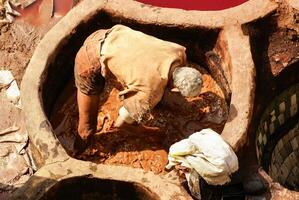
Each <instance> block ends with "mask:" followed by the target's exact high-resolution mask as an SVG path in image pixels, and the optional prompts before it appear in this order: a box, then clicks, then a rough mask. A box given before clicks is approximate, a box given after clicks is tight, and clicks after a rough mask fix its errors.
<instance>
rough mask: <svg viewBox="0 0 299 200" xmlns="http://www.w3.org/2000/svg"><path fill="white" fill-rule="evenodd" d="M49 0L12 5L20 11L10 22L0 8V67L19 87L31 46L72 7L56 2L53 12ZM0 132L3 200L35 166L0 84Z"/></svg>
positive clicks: (20, 121) (20, 117) (18, 115)
mask: <svg viewBox="0 0 299 200" xmlns="http://www.w3.org/2000/svg"><path fill="white" fill-rule="evenodd" d="M2 2H3V1H2ZM49 2H50V3H51V2H53V1H52V0H47V2H46V1H41V0H37V2H36V3H34V4H32V6H30V7H28V8H26V9H24V10H22V9H20V8H16V10H18V11H19V12H20V13H21V14H22V15H21V16H20V17H18V18H15V19H14V22H13V23H3V22H2V21H1V20H3V17H5V16H3V14H4V13H3V12H1V10H2V9H0V21H1V23H0V70H9V71H11V73H12V74H13V76H14V78H15V80H16V82H17V85H18V87H19V88H20V84H21V80H22V77H23V75H24V73H25V70H26V67H27V65H28V63H29V61H30V58H31V57H32V55H33V52H34V50H35V47H36V46H37V44H38V43H39V41H40V40H41V38H42V37H43V35H44V34H45V33H46V32H47V31H48V30H49V29H50V28H51V27H52V26H53V25H55V24H56V23H57V22H58V21H59V19H61V17H62V16H63V15H64V14H66V12H67V11H66V9H68V10H69V9H70V8H71V7H72V5H70V8H64V7H61V6H60V7H58V10H56V12H54V11H53V10H52V9H53V8H52V7H51V4H49ZM61 2H62V1H61ZM70 2H71V1H70ZM0 3H1V2H0ZM0 8H1V4H0ZM2 11H3V10H2ZM40 13H43V14H42V15H41V14H40ZM51 13H52V14H51ZM54 14H56V15H55V16H54ZM0 132H1V134H0V135H1V138H0V199H1V200H2V199H3V200H5V199H7V198H8V196H9V194H10V193H11V192H13V191H14V190H15V189H16V188H18V187H20V186H22V185H23V184H24V183H25V182H26V181H27V180H28V179H29V178H30V176H31V175H32V174H33V173H34V170H35V166H34V164H33V163H32V162H31V158H30V157H31V152H30V150H29V148H28V146H29V142H28V134H27V132H26V128H25V122H24V113H23V112H22V109H20V108H17V107H16V106H15V105H14V104H13V103H12V102H11V101H9V100H8V99H7V98H6V96H5V88H4V89H3V88H2V86H0ZM6 132H7V133H6ZM3 133H5V134H3Z"/></svg>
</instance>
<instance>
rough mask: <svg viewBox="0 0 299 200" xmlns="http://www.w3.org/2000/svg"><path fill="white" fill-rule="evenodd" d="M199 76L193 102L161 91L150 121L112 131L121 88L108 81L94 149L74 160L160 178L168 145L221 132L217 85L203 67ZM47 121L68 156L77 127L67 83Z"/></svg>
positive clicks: (223, 109)
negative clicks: (208, 131) (133, 169)
mask: <svg viewBox="0 0 299 200" xmlns="http://www.w3.org/2000/svg"><path fill="white" fill-rule="evenodd" d="M200 71H201V72H202V74H203V80H204V85H203V89H202V93H201V94H200V95H199V96H198V97H195V98H184V97H182V96H181V95H180V94H178V93H174V92H170V90H166V92H165V94H164V97H163V99H162V101H161V102H160V103H159V104H158V105H157V106H156V107H155V109H154V110H153V112H152V119H151V120H149V121H147V122H146V123H145V124H144V125H138V126H137V125H136V126H133V125H131V126H128V127H126V128H125V129H120V130H119V129H116V128H114V127H113V123H114V122H115V120H116V118H117V116H118V109H119V108H120V107H121V102H120V100H119V99H118V92H119V90H122V88H121V86H120V85H119V84H118V83H116V82H113V81H108V82H107V83H106V84H105V88H104V92H103V93H102V94H101V100H100V105H101V106H100V109H99V114H98V130H99V131H98V132H97V133H96V135H95V136H94V138H93V144H92V145H91V146H90V147H89V148H88V149H87V150H86V152H84V153H83V154H82V155H80V156H78V158H79V159H83V160H91V161H94V162H97V163H106V164H118V165H119V164H120V165H129V166H132V167H136V168H142V169H144V170H146V171H148V170H150V171H153V172H155V173H160V172H162V171H164V168H165V166H166V164H167V154H168V149H169V147H170V145H171V144H173V143H175V142H177V141H179V140H181V139H183V138H186V137H188V136H189V135H191V134H192V133H194V132H196V131H200V130H201V129H203V128H207V127H209V128H212V129H214V130H216V131H218V132H219V133H220V132H221V131H222V129H223V127H224V124H225V122H226V118H227V115H228V108H227V105H226V103H225V100H224V99H223V93H222V91H221V89H220V88H219V86H218V85H217V84H216V82H215V81H214V80H213V79H212V78H211V76H210V75H209V74H207V72H206V71H205V70H204V69H203V68H200ZM50 121H51V124H52V126H53V128H54V130H55V133H56V135H57V137H58V139H59V140H60V142H61V143H62V145H63V146H64V148H65V149H66V150H67V151H68V152H72V151H73V142H74V138H75V135H76V134H77V126H78V108H77V102H76V88H75V86H74V80H71V81H70V82H69V83H68V84H67V86H66V88H65V89H64V90H63V92H62V93H61V95H60V96H59V98H58V100H57V101H56V104H55V106H54V109H53V110H52V115H51V120H50Z"/></svg>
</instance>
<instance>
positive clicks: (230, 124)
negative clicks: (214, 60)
mask: <svg viewBox="0 0 299 200" xmlns="http://www.w3.org/2000/svg"><path fill="white" fill-rule="evenodd" d="M220 37H223V39H222V41H224V42H225V43H226V44H225V46H226V47H227V51H228V54H229V63H230V69H231V74H232V76H231V78H232V80H231V89H232V91H233V92H232V97H231V103H230V111H229V116H228V121H227V123H226V124H225V127H224V130H223V131H222V134H221V135H222V136H223V138H224V139H225V140H226V141H227V142H228V143H229V144H230V145H231V147H232V148H233V149H234V151H235V152H238V151H239V150H240V149H241V148H242V147H243V146H244V144H245V143H246V140H247V131H248V128H249V125H250V122H251V117H252V112H253V104H254V93H255V65H254V62H253V59H252V55H251V48H250V41H249V36H248V35H245V34H244V33H243V30H242V28H241V26H229V27H225V28H224V29H223V30H222V33H221V34H220Z"/></svg>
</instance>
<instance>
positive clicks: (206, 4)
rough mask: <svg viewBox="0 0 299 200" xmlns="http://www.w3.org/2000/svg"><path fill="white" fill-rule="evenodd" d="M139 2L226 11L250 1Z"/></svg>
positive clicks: (161, 5)
mask: <svg viewBox="0 0 299 200" xmlns="http://www.w3.org/2000/svg"><path fill="white" fill-rule="evenodd" d="M138 1H139V2H142V3H145V4H149V5H153V6H158V7H166V8H180V9H185V10H224V9H227V8H231V7H235V6H238V5H240V4H243V3H245V2H246V1H248V0H229V1H227V0H226V1H224V0H210V1H195V0H184V1H177V0H164V1H161V0H138Z"/></svg>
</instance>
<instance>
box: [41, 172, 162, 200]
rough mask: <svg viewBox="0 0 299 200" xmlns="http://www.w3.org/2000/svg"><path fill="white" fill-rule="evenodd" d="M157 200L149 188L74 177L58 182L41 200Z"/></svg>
mask: <svg viewBox="0 0 299 200" xmlns="http://www.w3.org/2000/svg"><path fill="white" fill-rule="evenodd" d="M52 199H56V200H64V199H72V200H98V199H101V200H111V199H122V200H157V199H159V197H158V196H157V195H156V194H154V193H152V192H150V191H149V190H148V189H147V188H145V187H143V186H141V185H138V184H135V183H128V182H122V181H115V180H102V179H98V178H89V177H73V178H67V179H64V180H62V181H59V182H57V183H56V184H55V185H53V186H52V187H51V188H50V189H49V190H48V191H47V192H46V193H45V194H44V195H43V196H42V198H40V200H52Z"/></svg>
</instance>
